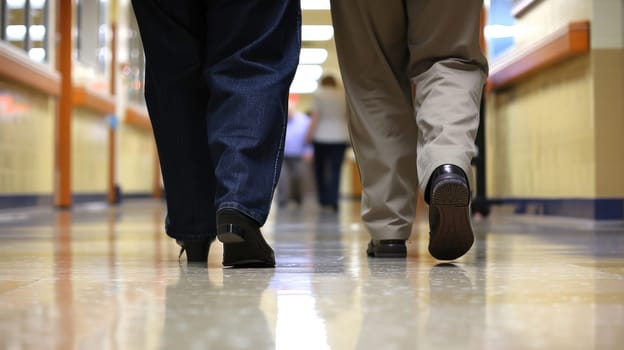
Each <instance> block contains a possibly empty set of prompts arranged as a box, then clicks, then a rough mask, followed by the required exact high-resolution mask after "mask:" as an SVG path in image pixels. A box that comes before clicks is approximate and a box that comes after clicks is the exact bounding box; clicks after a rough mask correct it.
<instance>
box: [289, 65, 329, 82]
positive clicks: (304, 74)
mask: <svg viewBox="0 0 624 350" xmlns="http://www.w3.org/2000/svg"><path fill="white" fill-rule="evenodd" d="M322 74H323V68H322V67H321V66H319V65H316V64H300V65H299V66H298V67H297V71H296V72H295V78H294V80H302V81H317V80H319V79H320V78H321V75H322Z"/></svg>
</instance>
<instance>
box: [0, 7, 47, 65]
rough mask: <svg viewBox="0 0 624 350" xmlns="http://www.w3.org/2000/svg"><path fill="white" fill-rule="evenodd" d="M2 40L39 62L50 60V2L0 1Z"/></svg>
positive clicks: (0, 36)
mask: <svg viewBox="0 0 624 350" xmlns="http://www.w3.org/2000/svg"><path fill="white" fill-rule="evenodd" d="M0 4H1V5H0V21H1V23H0V25H1V26H2V32H1V33H0V39H2V40H3V41H5V42H8V43H9V44H11V45H13V46H15V47H18V48H20V49H22V50H24V51H26V52H27V53H28V56H30V58H31V59H33V60H35V61H37V62H45V61H47V60H48V2H47V1H46V0H0Z"/></svg>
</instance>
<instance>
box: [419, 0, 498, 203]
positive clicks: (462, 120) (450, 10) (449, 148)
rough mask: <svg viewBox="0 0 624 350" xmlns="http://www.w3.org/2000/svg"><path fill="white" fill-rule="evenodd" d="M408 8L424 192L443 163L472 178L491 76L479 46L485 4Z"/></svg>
mask: <svg viewBox="0 0 624 350" xmlns="http://www.w3.org/2000/svg"><path fill="white" fill-rule="evenodd" d="M407 4H408V5H407V11H408V18H409V29H408V33H409V34H408V36H409V38H408V40H409V50H410V62H409V72H408V74H409V76H410V77H411V78H412V81H413V82H414V85H415V86H416V101H415V105H416V121H417V124H418V131H419V135H418V136H419V137H418V178H419V180H420V189H421V190H422V191H423V193H424V191H425V189H426V186H427V183H428V181H429V178H430V177H431V173H432V172H433V171H434V169H436V168H437V167H439V166H440V165H442V164H454V165H457V166H458V167H460V168H461V169H462V170H463V171H464V172H465V173H466V174H470V173H471V167H470V163H471V161H472V158H473V157H474V156H475V152H476V146H475V142H474V140H475V137H476V133H477V129H478V126H479V104H480V101H481V92H482V89H483V84H484V83H485V77H486V74H487V61H486V59H485V57H484V56H483V54H482V53H481V48H480V46H479V30H480V21H479V19H480V12H481V6H482V4H483V1H482V0H466V1H459V2H458V1H454V0H436V1H409V2H407ZM438 57H447V58H446V59H438ZM468 178H469V180H471V178H472V177H471V176H468Z"/></svg>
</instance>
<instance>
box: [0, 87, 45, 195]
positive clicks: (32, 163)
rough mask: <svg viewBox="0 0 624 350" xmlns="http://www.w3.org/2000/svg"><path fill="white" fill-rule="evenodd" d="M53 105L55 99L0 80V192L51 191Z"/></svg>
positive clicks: (41, 192) (42, 192)
mask: <svg viewBox="0 0 624 350" xmlns="http://www.w3.org/2000/svg"><path fill="white" fill-rule="evenodd" d="M55 108H56V102H55V99H54V98H51V97H48V96H46V95H43V94H40V93H38V92H35V91H30V90H28V89H25V88H23V87H21V86H19V85H15V84H12V83H10V82H6V81H0V195H2V194H23V193H28V194H45V195H49V194H51V193H52V191H53V183H54V119H53V118H54V111H55Z"/></svg>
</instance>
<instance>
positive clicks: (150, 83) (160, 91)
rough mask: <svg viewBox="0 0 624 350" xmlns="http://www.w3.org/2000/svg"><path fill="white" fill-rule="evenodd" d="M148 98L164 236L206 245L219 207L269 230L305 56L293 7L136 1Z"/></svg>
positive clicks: (275, 0)
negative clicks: (294, 85) (294, 84)
mask: <svg viewBox="0 0 624 350" xmlns="http://www.w3.org/2000/svg"><path fill="white" fill-rule="evenodd" d="M132 4H133V7H134V10H135V13H136V16H137V19H138V23H139V28H140V32H141V37H142V39H143V45H144V49H145V57H146V73H145V74H146V86H145V99H146V101H147V107H148V111H149V115H150V119H151V122H152V127H153V130H154V136H155V139H156V144H157V148H158V154H159V156H160V163H161V170H162V174H163V180H164V186H165V190H166V193H167V207H168V213H167V219H166V231H167V234H168V235H169V236H171V237H173V238H176V239H179V240H205V239H211V238H214V236H215V234H216V218H215V214H216V210H217V209H221V208H236V209H238V210H240V211H241V212H242V213H244V214H246V215H248V216H249V217H251V218H253V219H254V220H255V221H257V222H258V223H259V224H260V225H263V224H264V222H265V221H266V217H267V215H268V212H269V208H270V204H271V199H272V196H273V191H274V190H275V186H276V184H277V180H278V177H279V172H280V168H281V162H282V153H283V142H284V141H283V140H284V134H285V126H286V115H287V105H288V103H287V97H288V89H289V86H290V83H291V81H292V78H293V76H294V73H295V69H296V67H297V64H298V59H299V48H300V29H299V28H300V24H301V23H300V22H301V12H300V5H299V1H297V0H247V1H227V0H215V1H208V0H205V1H202V0H197V1H192V0H177V1H167V0H160V1H157V0H133V1H132Z"/></svg>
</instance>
